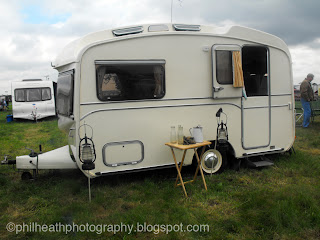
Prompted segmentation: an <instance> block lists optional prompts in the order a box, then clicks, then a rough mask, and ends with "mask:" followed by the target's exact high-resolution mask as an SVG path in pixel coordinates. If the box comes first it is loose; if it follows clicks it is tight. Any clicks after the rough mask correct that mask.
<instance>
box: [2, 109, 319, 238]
mask: <svg viewBox="0 0 320 240" xmlns="http://www.w3.org/2000/svg"><path fill="white" fill-rule="evenodd" d="M7 114H8V113H7V112H0V135H1V146H2V147H1V149H0V155H2V156H3V155H4V154H10V155H11V156H12V157H13V158H14V157H15V156H18V155H24V154H27V153H28V151H27V150H26V149H25V148H24V147H25V146H28V147H30V148H34V149H37V148H38V145H39V144H40V143H41V144H42V145H43V149H44V150H45V151H49V150H52V149H55V148H57V147H60V146H64V145H66V144H67V139H66V135H65V133H63V132H61V131H60V130H59V129H58V128H57V120H56V119H49V120H43V121H41V122H38V123H32V122H26V121H21V122H13V123H6V115H7ZM319 130H320V118H319V117H316V118H315V122H314V123H313V124H312V126H311V128H309V129H302V128H297V130H296V135H297V139H296V142H295V151H296V154H293V155H291V156H290V155H289V154H283V155H277V156H273V160H274V161H275V165H274V166H273V167H269V168H266V169H262V170H252V169H246V168H242V169H241V170H240V171H238V172H236V171H231V170H228V171H225V172H223V173H222V174H219V175H214V176H212V177H211V176H206V182H207V186H208V191H205V190H204V188H203V186H202V184H201V181H200V179H199V180H198V181H196V182H195V183H194V184H191V185H187V186H186V188H187V192H188V195H189V196H190V197H189V198H188V199H186V198H185V197H184V195H183V192H182V189H181V188H174V187H173V184H174V181H175V177H176V171H175V169H169V170H165V171H164V170H162V171H152V172H145V173H134V174H126V175H115V176H109V177H103V178H97V179H94V180H93V181H92V195H93V199H92V202H91V203H88V189H87V178H85V177H84V175H83V174H82V173H81V172H80V171H78V170H74V171H54V172H53V171H41V172H40V175H39V178H38V179H37V180H36V181H27V182H24V181H21V180H20V173H18V172H17V171H16V170H14V169H12V167H10V166H1V167H0V239H13V238H15V239H107V238H108V239H109V238H110V239H319V238H320V227H319V226H320V178H319V173H320V157H319V151H320V145H319V143H320V135H319ZM184 171H185V172H184V174H186V175H187V176H188V175H189V176H191V174H192V169H188V168H186V170H184ZM186 175H184V176H186ZM9 222H13V223H16V224H23V223H25V224H29V223H30V222H36V223H38V224H47V225H50V224H59V223H61V224H73V223H75V224H78V225H80V224H86V223H89V224H97V225H99V224H100V225H101V224H118V225H119V226H120V224H121V223H122V224H133V225H134V226H135V227H136V225H137V224H138V223H140V224H143V223H146V224H147V225H150V226H153V225H154V226H156V225H157V224H158V225H161V224H172V225H175V224H181V223H182V224H183V226H185V227H186V226H187V225H189V224H191V225H194V224H205V225H206V224H207V225H208V226H209V232H208V231H206V232H195V231H194V232H180V231H179V232H173V231H172V232H169V233H168V234H166V233H164V232H159V233H158V234H155V232H156V231H151V232H139V231H136V232H133V233H131V234H128V231H127V232H118V233H116V234H114V233H112V232H107V231H105V232H103V233H101V234H97V233H96V232H80V231H78V232H74V233H68V234H65V233H63V232H61V233H59V232H39V231H38V232H33V233H32V232H20V233H19V234H15V233H11V232H8V231H7V230H6V225H7V224H8V223H9ZM135 229H136V230H138V229H137V228H135ZM109 230H111V229H109ZM149 230H150V229H149Z"/></svg>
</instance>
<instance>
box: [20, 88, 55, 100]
mask: <svg viewBox="0 0 320 240" xmlns="http://www.w3.org/2000/svg"><path fill="white" fill-rule="evenodd" d="M14 94H15V101H16V102H39V101H47V100H51V89H50V88H20V89H15V90H14Z"/></svg>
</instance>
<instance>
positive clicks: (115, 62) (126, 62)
mask: <svg viewBox="0 0 320 240" xmlns="http://www.w3.org/2000/svg"><path fill="white" fill-rule="evenodd" d="M94 63H95V64H99V65H137V64H143V65H148V64H152V65H154V64H166V60H163V59H161V60H152V59H150V60H96V61H94Z"/></svg>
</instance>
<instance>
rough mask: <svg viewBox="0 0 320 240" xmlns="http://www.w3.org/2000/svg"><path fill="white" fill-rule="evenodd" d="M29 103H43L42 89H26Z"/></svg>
mask: <svg viewBox="0 0 320 240" xmlns="http://www.w3.org/2000/svg"><path fill="white" fill-rule="evenodd" d="M26 95H27V102H37V101H41V89H40V88H38V89H36V88H35V89H33V88H31V89H26Z"/></svg>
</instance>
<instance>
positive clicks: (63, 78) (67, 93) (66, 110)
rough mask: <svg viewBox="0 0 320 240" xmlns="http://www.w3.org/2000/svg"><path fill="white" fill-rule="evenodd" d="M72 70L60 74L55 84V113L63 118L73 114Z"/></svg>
mask: <svg viewBox="0 0 320 240" xmlns="http://www.w3.org/2000/svg"><path fill="white" fill-rule="evenodd" d="M73 76H74V74H73V70H72V71H68V72H63V73H60V74H59V76H58V84H57V112H58V114H61V115H64V116H71V115H72V114H73V78H74V77H73Z"/></svg>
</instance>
